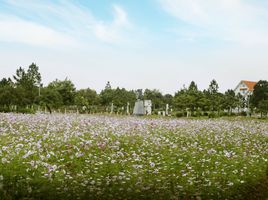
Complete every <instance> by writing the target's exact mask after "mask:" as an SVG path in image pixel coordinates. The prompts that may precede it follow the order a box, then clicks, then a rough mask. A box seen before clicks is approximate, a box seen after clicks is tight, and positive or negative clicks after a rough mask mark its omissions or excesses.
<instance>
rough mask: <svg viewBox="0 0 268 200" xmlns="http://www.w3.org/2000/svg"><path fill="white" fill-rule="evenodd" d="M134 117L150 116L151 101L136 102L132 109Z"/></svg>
mask: <svg viewBox="0 0 268 200" xmlns="http://www.w3.org/2000/svg"><path fill="white" fill-rule="evenodd" d="M133 114H134V115H151V114H152V101H151V100H144V101H142V100H137V101H136V102H135V106H134V109H133Z"/></svg>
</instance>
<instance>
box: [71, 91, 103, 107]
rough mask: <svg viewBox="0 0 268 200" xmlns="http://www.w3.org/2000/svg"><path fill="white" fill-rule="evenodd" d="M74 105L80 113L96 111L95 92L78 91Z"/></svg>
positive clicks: (97, 100)
mask: <svg viewBox="0 0 268 200" xmlns="http://www.w3.org/2000/svg"><path fill="white" fill-rule="evenodd" d="M74 102H75V105H76V106H78V108H79V109H80V110H82V111H92V110H94V109H95V110H96V107H97V105H98V104H99V98H98V95H97V92H96V91H95V90H92V89H90V88H87V89H81V90H78V91H77V92H76V94H75V99H74Z"/></svg>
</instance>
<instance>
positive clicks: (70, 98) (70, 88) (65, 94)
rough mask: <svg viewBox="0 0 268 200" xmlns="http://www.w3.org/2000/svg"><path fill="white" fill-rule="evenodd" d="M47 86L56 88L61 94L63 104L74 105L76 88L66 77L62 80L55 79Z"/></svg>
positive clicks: (51, 88)
mask: <svg viewBox="0 0 268 200" xmlns="http://www.w3.org/2000/svg"><path fill="white" fill-rule="evenodd" d="M47 88H48V89H50V90H56V91H57V92H58V93H59V94H60V95H61V98H62V102H63V105H64V106H71V105H74V99H75V92H76V89H75V86H74V84H73V83H72V81H71V80H68V79H67V78H66V79H65V80H63V81H60V80H58V79H56V80H55V81H52V82H51V83H49V84H48V86H47Z"/></svg>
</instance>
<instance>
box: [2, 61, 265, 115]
mask: <svg viewBox="0 0 268 200" xmlns="http://www.w3.org/2000/svg"><path fill="white" fill-rule="evenodd" d="M137 94H139V95H138V96H139V99H141V100H143V99H150V100H152V110H153V114H157V113H158V111H163V110H165V108H166V105H167V104H168V105H169V108H170V113H171V114H173V115H176V116H177V117H183V116H193V117H194V116H209V117H215V116H222V115H237V114H240V115H246V114H247V115H249V114H250V115H251V114H252V113H261V115H262V116H265V115H267V113H268V82H267V81H266V80H260V81H259V82H258V83H257V84H256V85H255V87H254V92H253V94H252V96H250V98H248V99H245V98H244V97H243V96H242V95H241V94H238V95H236V94H235V92H234V90H232V89H229V90H227V91H226V92H224V93H221V92H219V86H218V83H217V81H216V80H212V81H211V82H210V84H209V86H208V88H207V89H205V90H203V91H201V90H199V89H198V87H197V84H196V83H195V82H194V81H192V82H191V83H190V85H189V86H188V87H185V86H184V87H183V88H182V89H180V90H178V91H177V92H176V93H175V94H174V95H171V94H165V95H163V94H162V93H161V92H160V91H159V90H157V89H153V90H150V89H145V90H144V91H143V90H142V89H138V90H127V89H125V88H119V87H117V88H115V89H114V88H112V86H111V84H110V82H107V84H106V86H105V88H104V89H103V90H102V91H101V92H100V93H99V94H98V93H97V92H96V91H95V90H94V89H91V88H86V89H80V90H77V89H76V88H75V85H74V84H73V82H72V81H71V80H69V79H67V78H66V79H65V80H58V79H56V80H54V81H52V82H50V83H49V84H48V85H47V86H44V85H43V84H42V77H41V74H40V72H39V67H38V66H37V65H36V64H35V63H32V64H31V65H30V66H29V67H28V68H27V69H25V68H22V67H19V68H18V69H17V70H16V73H15V75H13V77H12V78H2V79H1V80H0V112H22V113H29V112H30V113H34V112H36V111H38V110H39V111H40V110H42V111H44V110H47V111H48V112H53V111H57V112H65V111H66V110H67V111H73V112H75V111H76V112H79V113H110V112H111V111H113V112H114V113H120V114H126V112H127V108H126V107H127V105H129V108H130V113H131V112H132V109H133V107H134V104H135V101H136V99H137ZM245 108H246V109H245ZM245 111H247V112H245ZM249 111H250V112H249Z"/></svg>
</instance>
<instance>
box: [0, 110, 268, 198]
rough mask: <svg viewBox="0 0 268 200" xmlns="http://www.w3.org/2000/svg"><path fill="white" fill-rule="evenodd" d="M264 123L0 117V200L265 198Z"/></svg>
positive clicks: (267, 131) (267, 152)
mask: <svg viewBox="0 0 268 200" xmlns="http://www.w3.org/2000/svg"><path fill="white" fill-rule="evenodd" d="M267 176H268V123H267V121H258V120H246V119H210V120H208V119H206V120H204V119H195V120H189V119H168V118H154V119H152V118H146V117H131V116H124V117H122V116H107V115H106V116H105V115H75V114H52V115H46V114H35V115H25V114H14V113H13V114H0V199H265V198H267V195H268V194H267V191H268V180H267V179H268V178H267Z"/></svg>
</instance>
